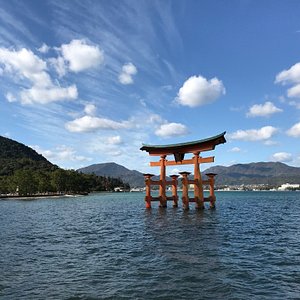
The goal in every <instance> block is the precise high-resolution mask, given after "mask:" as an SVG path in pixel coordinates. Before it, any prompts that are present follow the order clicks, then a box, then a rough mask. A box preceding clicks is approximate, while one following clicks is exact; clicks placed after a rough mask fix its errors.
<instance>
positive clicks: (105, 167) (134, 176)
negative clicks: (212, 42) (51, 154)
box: [77, 162, 145, 187]
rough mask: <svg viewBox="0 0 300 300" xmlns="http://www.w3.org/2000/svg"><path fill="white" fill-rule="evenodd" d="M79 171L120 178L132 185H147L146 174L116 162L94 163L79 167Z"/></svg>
mask: <svg viewBox="0 0 300 300" xmlns="http://www.w3.org/2000/svg"><path fill="white" fill-rule="evenodd" d="M77 171H78V172H82V173H84V174H95V175H98V176H109V177H114V178H120V179H122V180H123V181H124V182H125V183H128V184H129V185H130V186H131V187H143V186H144V185H145V183H144V176H143V174H142V173H140V172H138V171H135V170H129V169H127V168H125V167H124V166H121V165H118V164H116V163H114V162H110V163H101V164H94V165H90V166H88V167H85V168H81V169H78V170H77Z"/></svg>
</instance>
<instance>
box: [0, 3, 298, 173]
mask: <svg viewBox="0 0 300 300" xmlns="http://www.w3.org/2000/svg"><path fill="white" fill-rule="evenodd" d="M299 12H300V2H299V1H296V0H295V1H292V0H282V1H266V0H262V1H258V0H257V1H250V0H249V1H246V0H241V1H233V0H232V1H211V0H207V1H192V0H186V1H176V0H173V1H167V0H160V1H150V0H147V1H143V0H127V1H126V0H124V1H119V0H111V1H104V0H103V1H100V0H99V1H75V0H72V1H71V0H69V1H68V0H65V1H39V0H34V1H33V0H26V1H25V0H24V1H6V0H0V87H1V90H0V135H3V136H7V137H9V138H12V139H14V140H17V141H19V142H22V143H24V144H26V145H29V146H31V147H33V148H34V149H36V150H37V151H38V152H39V153H41V154H43V155H44V156H45V157H47V158H48V159H49V160H50V161H51V162H53V163H55V164H57V165H59V166H61V167H63V168H74V169H76V168H79V167H83V166H87V165H90V164H93V163H101V162H110V161H115V162H117V163H119V164H122V165H124V166H126V167H128V168H129V169H136V170H139V171H142V172H147V171H151V172H154V173H155V171H154V170H150V168H149V167H148V163H149V161H150V158H149V156H148V155H147V153H144V152H141V151H140V150H139V148H140V147H141V145H142V143H148V144H169V143H179V142H185V141H192V140H198V139H202V138H207V137H209V136H212V135H216V134H219V133H221V132H223V131H226V132H227V135H226V139H227V143H226V144H224V145H220V146H218V147H217V149H216V151H214V152H206V153H203V156H210V155H215V156H216V159H215V163H214V165H232V164H235V163H248V162H258V161H282V162H286V163H287V164H289V165H293V166H299V167H300V147H299V145H300V18H299ZM152 160H153V158H152ZM210 165H211V164H207V165H205V166H202V169H205V168H207V167H209V166H210ZM185 169H186V168H185ZM169 172H170V173H171V172H173V170H171V169H170V170H169Z"/></svg>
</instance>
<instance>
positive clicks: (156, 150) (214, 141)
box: [140, 131, 226, 155]
mask: <svg viewBox="0 0 300 300" xmlns="http://www.w3.org/2000/svg"><path fill="white" fill-rule="evenodd" d="M225 134H226V131H224V132H223V133H221V134H218V135H216V136H212V137H209V138H206V139H202V140H197V141H192V142H188V143H179V144H169V145H146V144H143V146H142V147H141V148H140V150H144V151H147V152H148V153H149V155H170V154H175V153H176V154H184V153H193V152H197V151H199V152H202V151H209V150H214V149H215V146H216V145H219V144H224V143H226V139H225V137H224V136H225Z"/></svg>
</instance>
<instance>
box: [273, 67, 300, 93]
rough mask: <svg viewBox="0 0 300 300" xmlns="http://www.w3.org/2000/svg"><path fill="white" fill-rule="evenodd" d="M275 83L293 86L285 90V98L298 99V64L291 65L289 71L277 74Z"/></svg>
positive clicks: (299, 72) (299, 86)
mask: <svg viewBox="0 0 300 300" xmlns="http://www.w3.org/2000/svg"><path fill="white" fill-rule="evenodd" d="M275 83H281V84H283V85H285V84H287V83H290V84H294V86H292V87H291V88H289V89H288V90H287V96H288V97H289V98H300V62H298V63H296V64H295V65H293V66H292V67H291V68H290V69H288V70H283V71H282V72H280V73H279V74H277V76H276V79H275Z"/></svg>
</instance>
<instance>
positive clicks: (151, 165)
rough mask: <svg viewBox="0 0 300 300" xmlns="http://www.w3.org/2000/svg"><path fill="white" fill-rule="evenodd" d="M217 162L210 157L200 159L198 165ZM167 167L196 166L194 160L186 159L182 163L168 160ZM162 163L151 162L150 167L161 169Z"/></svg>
mask: <svg viewBox="0 0 300 300" xmlns="http://www.w3.org/2000/svg"><path fill="white" fill-rule="evenodd" d="M214 161H215V157H214V156H209V157H199V158H198V163H199V164H200V163H211V162H214ZM165 164H166V166H180V165H193V164H194V159H193V158H191V159H184V160H182V161H179V162H176V161H175V160H166V162H165ZM160 165H161V163H160V161H151V162H150V167H160Z"/></svg>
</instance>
